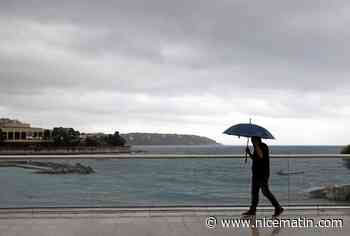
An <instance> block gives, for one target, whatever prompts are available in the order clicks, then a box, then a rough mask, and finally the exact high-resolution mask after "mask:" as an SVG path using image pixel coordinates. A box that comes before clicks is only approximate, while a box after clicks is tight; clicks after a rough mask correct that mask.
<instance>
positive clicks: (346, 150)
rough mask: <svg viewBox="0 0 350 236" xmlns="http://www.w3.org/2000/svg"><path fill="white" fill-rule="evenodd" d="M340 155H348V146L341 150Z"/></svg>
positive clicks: (349, 147)
mask: <svg viewBox="0 0 350 236" xmlns="http://www.w3.org/2000/svg"><path fill="white" fill-rule="evenodd" d="M341 154H350V145H347V146H345V147H344V148H343V150H341Z"/></svg>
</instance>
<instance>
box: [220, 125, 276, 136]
mask: <svg viewBox="0 0 350 236" xmlns="http://www.w3.org/2000/svg"><path fill="white" fill-rule="evenodd" d="M224 134H228V135H235V136H238V137H240V136H242V137H247V138H250V137H253V136H256V137H260V138H264V139H275V137H273V135H272V134H271V133H270V132H269V131H268V130H267V129H265V128H264V127H261V126H259V125H255V124H251V123H242V124H237V125H234V126H231V127H230V128H228V129H227V130H225V131H224Z"/></svg>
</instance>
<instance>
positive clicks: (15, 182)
mask: <svg viewBox="0 0 350 236" xmlns="http://www.w3.org/2000/svg"><path fill="white" fill-rule="evenodd" d="M244 148H245V147H244V146H226V145H211V146H134V147H133V148H132V150H133V151H134V152H137V153H139V152H141V151H142V152H144V153H147V154H150V155H152V154H181V155H186V154H201V155H204V156H205V155H208V158H174V159H171V158H167V159H145V158H132V159H99V155H96V159H86V160H84V159H83V160H80V159H79V160H77V159H72V160H60V159H57V160H54V161H56V162H68V163H71V164H75V163H77V162H80V163H81V164H83V165H88V166H91V167H92V168H93V169H94V170H95V172H96V173H94V174H90V175H79V174H65V175H44V174H36V173H34V172H33V170H30V169H22V168H15V167H2V168H0V186H1V188H2V190H1V192H0V208H28V207H152V206H247V205H249V203H250V178H251V162H250V160H249V161H248V162H247V163H245V162H244V160H243V158H210V157H209V155H212V154H242V151H243V150H244ZM341 149H342V146H271V147H270V151H271V154H305V156H303V155H300V156H299V157H297V158H271V160H270V164H271V176H270V187H271V190H272V192H273V193H274V194H275V196H276V197H277V199H278V200H279V201H280V202H281V203H282V204H284V205H308V204H311V205H315V204H319V205H322V204H327V205H329V204H343V203H339V202H337V203H335V202H330V201H326V200H324V199H314V198H311V196H310V194H309V191H311V190H312V189H316V188H318V187H324V186H328V185H334V184H337V185H343V184H348V183H349V182H350V169H349V167H348V163H347V161H346V160H345V159H343V158H341V157H332V158H308V157H307V155H308V154H339V153H340V151H341ZM50 161H53V160H51V159H50ZM280 171H282V172H289V173H290V172H298V173H299V174H291V175H279V174H278V172H280ZM260 200H261V201H260V203H261V205H269V202H268V201H266V199H265V198H264V197H263V196H262V195H261V197H260Z"/></svg>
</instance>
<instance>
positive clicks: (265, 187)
mask: <svg viewBox="0 0 350 236" xmlns="http://www.w3.org/2000/svg"><path fill="white" fill-rule="evenodd" d="M251 141H252V143H253V147H254V152H253V154H252V153H251V152H250V149H249V148H248V147H247V148H246V153H247V154H248V155H249V156H250V157H251V158H252V160H253V164H252V183H251V185H252V186H251V187H252V189H251V206H250V208H249V210H248V211H246V212H244V213H243V214H242V215H243V216H251V215H255V214H256V207H257V206H258V203H259V190H260V189H261V191H262V193H263V194H264V196H265V197H266V198H267V199H269V201H270V202H271V204H272V205H273V206H274V207H275V211H274V214H273V217H278V216H279V215H280V214H281V213H282V212H283V208H282V206H281V205H280V204H279V203H278V201H277V199H276V198H275V197H274V195H273V194H272V193H271V191H270V189H269V184H268V181H269V177H270V160H269V159H270V158H269V148H268V146H267V145H266V144H265V143H263V142H262V141H261V138H260V137H252V138H251Z"/></svg>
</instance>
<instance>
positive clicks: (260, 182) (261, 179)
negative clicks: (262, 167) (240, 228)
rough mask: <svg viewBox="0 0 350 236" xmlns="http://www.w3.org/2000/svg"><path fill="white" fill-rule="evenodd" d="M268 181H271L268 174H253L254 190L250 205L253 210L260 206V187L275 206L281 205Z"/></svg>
mask: <svg viewBox="0 0 350 236" xmlns="http://www.w3.org/2000/svg"><path fill="white" fill-rule="evenodd" d="M268 182H269V177H268V176H256V175H253V176H252V192H251V194H252V196H251V206H250V209H251V210H256V207H257V206H258V203H259V190H260V189H261V191H262V193H263V194H264V196H265V197H266V198H267V199H269V201H270V202H271V204H272V205H273V206H274V207H275V208H278V207H280V206H281V205H280V204H279V203H278V201H277V199H276V198H275V196H274V195H273V194H272V193H271V191H270V188H269V183H268Z"/></svg>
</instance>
